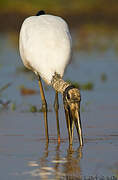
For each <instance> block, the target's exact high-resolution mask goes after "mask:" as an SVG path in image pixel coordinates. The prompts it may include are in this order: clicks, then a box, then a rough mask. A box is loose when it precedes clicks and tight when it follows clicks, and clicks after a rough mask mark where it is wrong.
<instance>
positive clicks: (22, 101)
mask: <svg viewBox="0 0 118 180" xmlns="http://www.w3.org/2000/svg"><path fill="white" fill-rule="evenodd" d="M73 38H75V39H76V36H75V34H73ZM116 38H117V37H116ZM16 42H17V41H16V36H15V35H14V34H0V77H1V78H0V86H1V87H2V86H4V85H5V84H6V83H11V85H10V86H9V87H8V88H7V89H6V90H4V91H3V92H1V94H0V99H1V100H2V101H5V102H7V101H8V100H10V101H11V103H10V104H9V105H8V106H5V107H3V106H2V105H0V179H3V180H7V179H9V180H16V179H17V180H18V179H19V180H21V179H22V180H25V179H28V180H34V179H92V178H94V179H96V178H99V179H100V178H103V179H105V178H107V177H109V178H112V179H115V178H116V177H117V178H118V83H117V81H118V56H117V52H116V51H115V50H114V48H113V46H112V45H111V46H110V47H109V48H108V49H106V50H105V51H101V52H100V51H98V49H97V48H96V49H92V50H90V51H88V49H87V50H86V49H82V50H79V51H78V49H75V50H74V54H73V61H72V64H71V65H70V66H69V67H68V70H67V71H66V73H65V76H64V78H65V79H70V80H74V81H77V82H79V83H86V82H92V83H93V90H91V91H84V90H81V96H82V102H81V119H82V126H83V134H84V147H83V148H80V147H79V143H78V139H77V135H76V132H75V133H74V142H73V149H69V146H68V136H67V129H66V122H65V116H64V111H63V102H62V97H61V95H60V96H59V102H60V109H59V120H60V129H61V143H60V145H58V143H57V135H56V119H55V112H54V110H53V100H54V91H53V89H51V88H49V89H47V87H46V89H45V93H46V99H47V102H48V107H49V109H50V112H48V123H49V135H50V143H49V144H47V143H46V139H45V131H44V119H43V113H41V112H37V113H31V112H30V111H29V109H30V107H31V106H32V105H35V106H37V108H40V107H41V99H40V94H39V88H38V83H37V80H36V78H34V76H33V75H32V73H26V72H24V71H22V70H21V69H22V67H23V65H22V63H21V60H20V56H19V53H18V50H17V48H16ZM77 42H78V41H77ZM103 74H104V75H105V78H103ZM23 85H24V86H25V87H27V88H34V89H35V90H36V91H37V92H38V93H37V94H35V95H32V96H31V95H30V96H22V95H21V93H20V86H23ZM13 104H15V106H16V108H15V110H14V111H13V109H12V105H13Z"/></svg>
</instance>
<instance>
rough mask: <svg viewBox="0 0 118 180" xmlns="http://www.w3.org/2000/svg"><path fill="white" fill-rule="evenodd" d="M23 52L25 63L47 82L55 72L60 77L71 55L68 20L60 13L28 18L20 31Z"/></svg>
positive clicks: (21, 50)
mask: <svg viewBox="0 0 118 180" xmlns="http://www.w3.org/2000/svg"><path fill="white" fill-rule="evenodd" d="M19 42H20V43H19V48H20V54H21V57H22V60H23V63H24V65H25V66H26V67H27V68H29V69H31V70H33V71H34V72H37V73H38V74H39V75H40V76H41V77H42V79H43V80H45V82H46V83H47V84H51V80H52V77H53V75H54V74H55V72H56V73H57V74H59V75H60V76H61V77H62V76H63V73H64V70H65V68H66V66H67V64H68V63H69V61H70V58H71V36H70V33H69V29H68V25H67V23H66V22H65V21H64V20H63V19H62V18H60V17H58V16H53V15H47V14H44V15H41V16H31V17H28V18H27V19H25V21H24V22H23V24H22V27H21V31H20V41H19Z"/></svg>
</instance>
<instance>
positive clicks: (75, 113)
mask: <svg viewBox="0 0 118 180" xmlns="http://www.w3.org/2000/svg"><path fill="white" fill-rule="evenodd" d="M71 113H72V118H73V120H74V123H75V126H76V130H77V134H78V138H79V142H80V146H83V135H82V126H81V119H80V108H79V105H77V106H76V108H75V109H74V110H72V111H71Z"/></svg>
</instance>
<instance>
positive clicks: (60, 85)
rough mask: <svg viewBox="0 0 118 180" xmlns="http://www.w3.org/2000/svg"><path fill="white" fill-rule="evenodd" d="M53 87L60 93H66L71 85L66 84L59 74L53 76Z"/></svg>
mask: <svg viewBox="0 0 118 180" xmlns="http://www.w3.org/2000/svg"><path fill="white" fill-rule="evenodd" d="M51 84H52V87H53V88H54V89H55V90H56V91H57V92H60V93H62V94H63V93H64V91H65V89H66V88H67V87H68V86H70V83H68V82H65V81H64V80H63V79H62V78H61V76H60V75H59V74H57V73H55V75H54V76H53V79H52V81H51Z"/></svg>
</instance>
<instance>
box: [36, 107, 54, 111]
mask: <svg viewBox="0 0 118 180" xmlns="http://www.w3.org/2000/svg"><path fill="white" fill-rule="evenodd" d="M44 111H45V109H44V108H43V107H42V108H40V109H39V112H44ZM47 111H48V112H52V110H51V109H47Z"/></svg>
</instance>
